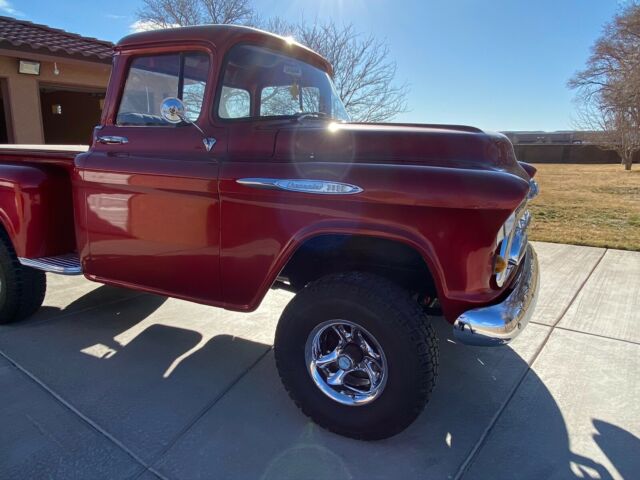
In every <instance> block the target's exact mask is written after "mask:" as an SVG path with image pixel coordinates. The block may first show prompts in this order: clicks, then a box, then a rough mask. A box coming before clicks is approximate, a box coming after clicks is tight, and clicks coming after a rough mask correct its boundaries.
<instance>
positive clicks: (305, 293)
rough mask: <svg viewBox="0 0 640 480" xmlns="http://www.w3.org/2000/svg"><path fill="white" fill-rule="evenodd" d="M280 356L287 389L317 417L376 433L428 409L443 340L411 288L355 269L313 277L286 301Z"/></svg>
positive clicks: (391, 431) (362, 435)
mask: <svg viewBox="0 0 640 480" xmlns="http://www.w3.org/2000/svg"><path fill="white" fill-rule="evenodd" d="M363 338H364V339H365V341H364V342H363V341H362V339H363ZM330 358H331V359H335V360H332V362H331V363H328V362H329V359H330ZM275 359H276V365H277V368H278V372H279V374H280V378H281V380H282V383H283V384H284V386H285V388H286V389H287V391H288V392H289V395H290V396H291V398H292V399H293V401H294V402H295V403H296V405H298V407H300V408H301V409H302V411H303V412H304V413H305V414H306V415H307V416H309V417H310V418H311V419H312V420H313V421H315V422H316V423H317V424H318V425H320V426H321V427H324V428H326V429H328V430H331V431H333V432H335V433H338V434H340V435H344V436H347V437H352V438H357V439H363V440H376V439H382V438H387V437H390V436H393V435H395V434H397V433H399V432H401V431H402V430H404V429H405V428H406V427H408V426H409V425H410V424H411V423H412V422H413V421H414V420H415V419H416V417H417V416H418V415H419V414H420V412H421V411H422V410H423V408H424V406H425V405H426V403H427V401H428V399H429V396H430V394H431V391H432V389H433V387H434V385H435V379H436V376H437V371H438V343H437V337H436V334H435V332H434V330H433V328H432V326H431V325H430V324H429V322H428V320H427V318H426V316H425V314H424V312H423V310H422V308H421V307H420V305H419V304H418V303H417V302H416V301H415V300H413V299H412V298H411V296H410V295H409V293H408V292H407V291H405V290H404V289H402V288H401V287H399V286H398V285H396V284H395V283H393V282H391V281H389V280H387V279H385V278H382V277H378V276H376V275H371V274H367V273H359V272H349V273H341V274H334V275H328V276H326V277H323V278H321V279H319V280H317V281H315V282H312V283H310V284H309V285H307V286H306V287H305V288H304V289H303V290H302V291H301V292H300V293H298V294H297V295H296V296H295V297H294V298H293V300H292V301H291V302H290V303H289V305H287V307H286V309H285V310H284V312H283V314H282V317H281V318H280V322H279V324H278V327H277V330H276V339H275ZM325 362H327V363H325ZM364 367H369V368H364ZM342 369H344V371H342V373H341V370H342ZM365 370H367V371H368V373H365V372H364V371H365ZM344 372H351V373H346V375H344ZM337 378H339V380H336V379H337ZM336 382H338V383H337V384H336ZM354 388H355V389H356V390H354ZM355 392H357V393H355ZM360 392H363V393H360Z"/></svg>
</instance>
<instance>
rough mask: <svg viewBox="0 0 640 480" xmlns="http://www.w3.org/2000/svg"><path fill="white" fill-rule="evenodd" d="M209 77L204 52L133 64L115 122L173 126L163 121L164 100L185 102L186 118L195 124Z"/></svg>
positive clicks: (147, 58)
mask: <svg viewBox="0 0 640 480" xmlns="http://www.w3.org/2000/svg"><path fill="white" fill-rule="evenodd" d="M208 74H209V56H208V55H207V54H206V53H201V52H188V53H176V54H167V55H147V56H141V57H136V58H134V59H133V61H132V62H131V65H130V67H129V73H128V75H127V80H126V82H125V85H124V93H123V94H122V101H121V102H120V108H119V110H118V115H117V118H116V123H117V124H118V125H122V126H124V125H134V126H171V125H172V124H171V123H169V122H167V121H166V120H164V119H163V118H162V115H161V114H160V107H161V105H162V102H163V100H164V99H165V98H169V97H177V98H179V99H181V100H182V101H183V102H184V105H185V110H186V117H187V118H188V119H189V120H191V121H196V120H197V119H198V118H199V117H200V113H201V111H202V102H203V99H204V93H205V90H206V82H207V77H208Z"/></svg>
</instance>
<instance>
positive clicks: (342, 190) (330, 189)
mask: <svg viewBox="0 0 640 480" xmlns="http://www.w3.org/2000/svg"><path fill="white" fill-rule="evenodd" d="M237 182H238V183H239V184H240V185H245V186H247V187H253V188H266V189H270V190H285V191H288V192H302V193H316V194H319V195H353V194H355V193H360V192H362V191H363V189H362V188H360V187H358V186H357V185H351V184H350V183H342V182H332V181H329V180H308V179H290V178H287V179H280V178H240V179H238V180H237Z"/></svg>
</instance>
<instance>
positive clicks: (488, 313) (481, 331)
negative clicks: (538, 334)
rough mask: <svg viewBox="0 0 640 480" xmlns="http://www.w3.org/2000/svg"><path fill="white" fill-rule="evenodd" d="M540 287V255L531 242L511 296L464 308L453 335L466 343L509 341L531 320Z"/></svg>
mask: <svg viewBox="0 0 640 480" xmlns="http://www.w3.org/2000/svg"><path fill="white" fill-rule="evenodd" d="M539 290H540V267H539V266H538V256H537V255H536V252H535V250H534V249H533V247H532V246H531V245H528V246H527V253H526V254H525V258H524V263H523V265H522V270H521V271H520V278H518V279H517V281H516V285H515V288H514V289H513V291H512V292H511V293H510V294H509V296H508V297H507V298H506V299H505V300H504V301H503V302H501V303H498V304H496V305H491V306H488V307H481V308H474V309H473V310H469V311H467V312H464V313H463V314H462V315H460V316H459V317H458V318H457V319H456V321H455V322H454V323H453V336H454V337H455V338H456V340H458V341H459V342H461V343H464V344H466V345H480V346H485V347H492V346H498V345H504V344H506V343H509V342H510V341H511V340H513V339H514V338H516V337H517V336H518V335H519V334H520V332H522V330H523V329H524V327H526V326H527V323H529V319H530V318H531V315H532V314H533V310H534V308H535V304H536V301H537V299H538V292H539Z"/></svg>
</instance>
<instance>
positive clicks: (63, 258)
mask: <svg viewBox="0 0 640 480" xmlns="http://www.w3.org/2000/svg"><path fill="white" fill-rule="evenodd" d="M18 261H19V262H20V263H21V264H22V265H24V266H25V267H31V268H35V269H36V270H44V271H45V272H51V273H58V274H60V275H80V274H82V265H81V264H80V258H79V257H78V256H77V255H75V254H72V253H70V254H67V255H58V256H55V257H40V258H24V257H18Z"/></svg>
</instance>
